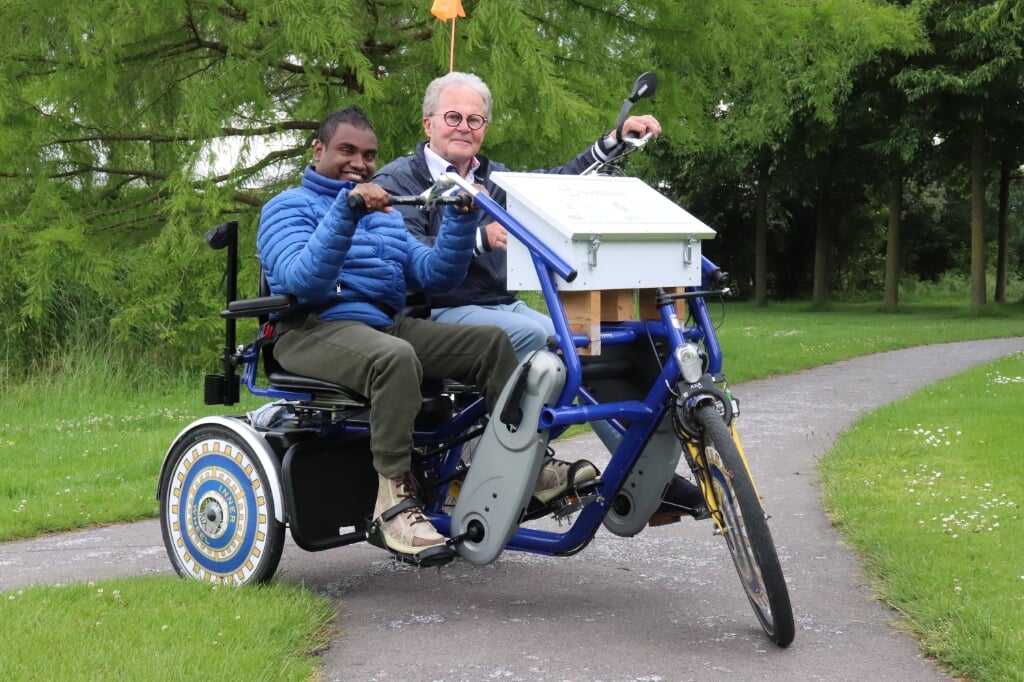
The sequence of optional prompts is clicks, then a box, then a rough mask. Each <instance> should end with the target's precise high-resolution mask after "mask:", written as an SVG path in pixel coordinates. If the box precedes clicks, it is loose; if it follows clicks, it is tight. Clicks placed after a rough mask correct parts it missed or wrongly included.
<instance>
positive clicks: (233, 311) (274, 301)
mask: <svg viewBox="0 0 1024 682" xmlns="http://www.w3.org/2000/svg"><path fill="white" fill-rule="evenodd" d="M295 304H296V300H295V297H294V296H292V295H291V294H274V295H273V296H261V297H259V298H243V299H239V300H237V301H231V302H230V303H228V309H227V310H222V311H221V312H220V316H221V317H227V318H239V317H260V316H261V315H269V314H271V313H283V312H285V311H287V310H289V309H290V308H292V307H293V306H294V305H295Z"/></svg>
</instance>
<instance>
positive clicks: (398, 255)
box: [256, 108, 516, 564]
mask: <svg viewBox="0 0 1024 682" xmlns="http://www.w3.org/2000/svg"><path fill="white" fill-rule="evenodd" d="M376 165H377V135H376V133H374V130H373V126H372V125H371V124H370V121H369V119H367V118H366V116H365V115H364V114H363V112H361V111H360V110H358V109H355V108H349V109H342V110H340V111H336V112H334V113H333V114H331V115H330V116H328V117H327V118H326V119H324V121H323V123H322V124H321V126H320V130H319V133H318V135H317V139H316V142H315V143H314V145H313V165H311V166H309V167H307V168H306V170H305V172H304V173H303V176H302V182H301V184H300V185H299V186H298V187H294V188H292V189H289V190H286V191H284V192H282V193H281V194H278V195H277V196H275V197H273V198H272V199H271V200H270V201H268V202H267V204H266V205H265V206H264V207H263V210H262V212H261V214H260V225H259V231H258V234H257V238H256V245H257V248H258V249H259V252H260V261H261V263H262V265H263V268H264V271H265V273H266V277H267V283H268V284H269V286H270V291H271V293H273V294H292V295H294V296H295V297H296V298H298V300H299V302H300V303H302V304H304V305H303V310H304V311H305V312H304V313H303V314H300V315H294V316H292V317H289V318H287V319H284V320H279V321H278V324H277V325H276V326H277V331H278V334H279V336H278V339H277V342H276V343H275V345H274V351H273V352H274V358H275V359H276V360H277V361H278V362H279V363H280V364H281V366H282V367H284V368H285V369H286V370H288V371H289V372H292V373H294V374H298V375H301V376H307V377H313V378H317V379H323V380H325V381H330V382H333V383H337V384H342V385H344V386H348V387H351V388H352V389H354V390H356V391H358V392H359V393H361V394H362V395H364V396H366V397H368V398H369V399H370V415H369V420H370V450H371V452H372V453H373V466H374V468H375V469H376V470H377V473H378V488H377V501H376V505H375V507H374V511H373V518H374V520H375V525H376V526H378V527H379V528H380V531H381V532H380V538H379V541H380V543H381V544H382V545H383V546H384V547H385V548H386V549H388V550H390V551H391V552H392V553H394V554H395V555H397V556H398V557H399V558H401V559H403V560H406V561H410V562H411V563H417V564H423V563H427V564H438V563H442V562H444V561H446V560H448V559H450V558H451V557H452V556H453V552H452V550H451V548H450V547H448V546H447V545H446V544H445V541H444V538H443V537H442V536H441V535H440V534H439V533H438V532H437V531H436V529H435V528H434V527H433V525H431V523H430V521H429V520H428V519H427V518H426V516H425V515H424V514H423V510H422V506H421V503H420V500H419V499H418V492H417V485H416V479H415V478H414V477H413V475H412V474H411V471H410V469H411V452H412V431H413V422H414V420H415V419H416V414H417V413H418V412H419V409H420V402H421V398H420V383H421V381H422V380H423V379H455V380H457V381H460V382H462V383H465V384H471V385H475V386H479V387H481V388H482V389H483V392H484V395H485V396H486V398H487V403H488V407H490V408H491V409H493V408H494V404H495V403H496V401H497V399H498V396H499V394H500V393H501V390H502V388H503V387H504V385H505V382H506V381H507V380H508V377H509V376H510V375H511V374H512V371H513V369H514V368H515V364H516V361H515V353H514V351H513V350H512V345H511V344H510V343H509V340H508V336H506V334H505V333H504V332H503V331H502V330H501V329H498V328H497V327H486V326H465V325H459V326H456V325H448V324H443V323H440V322H433V321H431V320H422V319H416V318H409V317H405V316H403V315H402V314H401V313H400V312H399V311H401V310H402V309H403V308H404V307H405V298H406V291H407V290H412V291H417V290H419V291H434V292H436V291H444V290H446V289H451V288H452V287H454V286H456V285H458V284H459V282H461V281H462V279H463V277H465V274H466V268H467V267H468V266H469V260H470V258H471V257H472V255H473V237H474V234H475V231H476V225H477V222H478V221H479V216H478V215H477V214H476V212H475V211H467V212H463V213H460V212H459V211H458V210H457V209H454V208H451V207H449V208H447V209H446V210H445V211H444V217H443V224H442V226H441V231H440V234H439V235H438V237H437V240H436V242H435V243H434V245H433V246H432V247H430V246H426V245H424V244H421V243H420V242H418V241H417V240H416V239H415V238H414V237H413V236H412V235H411V234H409V232H408V230H406V227H405V224H404V222H403V221H402V216H401V215H400V214H399V213H397V212H393V211H391V209H390V208H389V207H387V205H386V204H387V194H386V193H385V192H384V190H382V189H381V188H380V187H378V186H376V185H373V184H367V183H366V180H367V179H368V178H370V177H371V176H372V175H373V171H374V169H375V168H376ZM350 194H357V195H360V196H362V197H363V199H364V201H365V203H366V206H367V208H368V209H369V211H370V212H368V213H367V214H366V215H364V216H362V217H361V218H360V217H359V216H356V215H353V212H352V210H351V209H350V208H349V206H348V197H349V195H350ZM282 331H283V333H282ZM339 454H340V453H339Z"/></svg>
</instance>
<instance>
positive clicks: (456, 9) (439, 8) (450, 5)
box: [430, 0, 466, 71]
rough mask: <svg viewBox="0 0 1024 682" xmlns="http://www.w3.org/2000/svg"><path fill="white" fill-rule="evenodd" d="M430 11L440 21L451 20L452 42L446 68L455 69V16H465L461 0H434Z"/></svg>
mask: <svg viewBox="0 0 1024 682" xmlns="http://www.w3.org/2000/svg"><path fill="white" fill-rule="evenodd" d="M430 13H431V14H433V15H434V16H435V17H437V18H438V19H440V20H441V21H448V20H449V19H451V20H452V42H451V49H450V51H449V54H448V70H449V71H454V70H455V17H465V16H466V10H464V9H463V8H462V0H434V4H433V6H432V7H431V8H430Z"/></svg>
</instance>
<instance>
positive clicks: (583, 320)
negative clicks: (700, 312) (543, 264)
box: [558, 288, 685, 355]
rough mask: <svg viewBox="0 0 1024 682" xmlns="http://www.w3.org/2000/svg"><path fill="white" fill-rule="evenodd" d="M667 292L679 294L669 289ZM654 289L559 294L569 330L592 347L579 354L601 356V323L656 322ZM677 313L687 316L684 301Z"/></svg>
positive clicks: (566, 292)
mask: <svg viewBox="0 0 1024 682" xmlns="http://www.w3.org/2000/svg"><path fill="white" fill-rule="evenodd" d="M667 290H668V291H678V290H679V288H670V289H667ZM654 292H655V289H602V290H597V291H565V290H563V291H560V292H559V293H558V295H559V297H560V298H561V299H562V306H563V307H564V308H565V316H566V318H567V319H568V321H569V329H571V330H572V332H573V333H574V334H585V335H586V336H587V337H588V338H589V339H590V346H588V347H586V348H580V349H579V353H580V355H600V354H601V322H602V321H603V322H625V321H627V320H657V319H659V314H658V308H657V307H656V306H655V305H654ZM676 314H677V315H684V314H685V312H684V310H683V304H682V301H676Z"/></svg>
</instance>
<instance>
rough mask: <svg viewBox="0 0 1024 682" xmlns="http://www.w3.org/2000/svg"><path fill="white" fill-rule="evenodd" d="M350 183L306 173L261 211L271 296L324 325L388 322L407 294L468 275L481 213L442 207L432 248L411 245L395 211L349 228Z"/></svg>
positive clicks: (260, 243)
mask: <svg viewBox="0 0 1024 682" xmlns="http://www.w3.org/2000/svg"><path fill="white" fill-rule="evenodd" d="M353 187H355V184H354V183H351V182H342V181H340V180H332V179H330V178H327V177H324V176H323V175H320V174H319V173H317V172H316V170H314V169H313V167H312V166H310V167H308V168H306V171H305V173H304V174H303V176H302V184H301V185H300V186H298V187H295V188H293V189H290V190H287V191H285V192H282V193H281V194H278V195H277V196H275V197H274V198H272V199H271V200H270V201H268V202H267V203H266V205H265V206H264V207H263V210H262V212H261V213H260V226H259V231H258V233H257V236H256V247H257V248H258V249H259V252H260V260H261V262H262V264H263V269H264V271H265V273H266V277H267V283H268V284H269V285H270V291H271V293H274V294H293V295H295V296H296V297H297V298H298V299H299V302H300V303H305V304H309V305H311V306H316V307H318V308H320V309H323V311H322V312H321V313H320V317H322V318H323V319H325V320H357V321H360V322H365V323H366V324H368V325H370V326H373V327H378V328H379V327H386V326H388V325H390V324H391V322H392V319H391V315H389V314H388V312H392V313H393V312H394V311H400V310H402V308H404V307H405V295H406V291H407V290H412V291H427V292H440V291H447V290H449V289H452V288H454V287H456V286H458V285H459V284H461V283H462V280H463V279H465V277H466V270H467V269H468V267H469V262H470V259H471V258H472V257H473V245H474V234H475V230H476V225H477V222H478V221H479V214H477V213H458V212H456V211H455V210H454V209H452V208H448V209H447V210H446V212H445V216H444V225H443V226H442V229H441V235H440V236H439V237H438V239H437V242H436V243H435V245H434V248H430V247H427V246H425V245H423V244H421V243H420V242H418V241H417V240H416V238H415V237H413V236H412V235H411V234H410V233H409V231H408V230H407V229H406V227H405V223H404V222H403V220H402V216H401V214H400V213H398V211H393V212H391V213H381V212H379V211H378V212H373V213H369V214H367V215H366V216H365V217H363V218H362V219H360V220H359V224H358V226H357V225H355V223H353V216H352V211H351V210H350V209H349V207H348V203H347V200H348V193H349V191H351V190H352V188H353Z"/></svg>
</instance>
